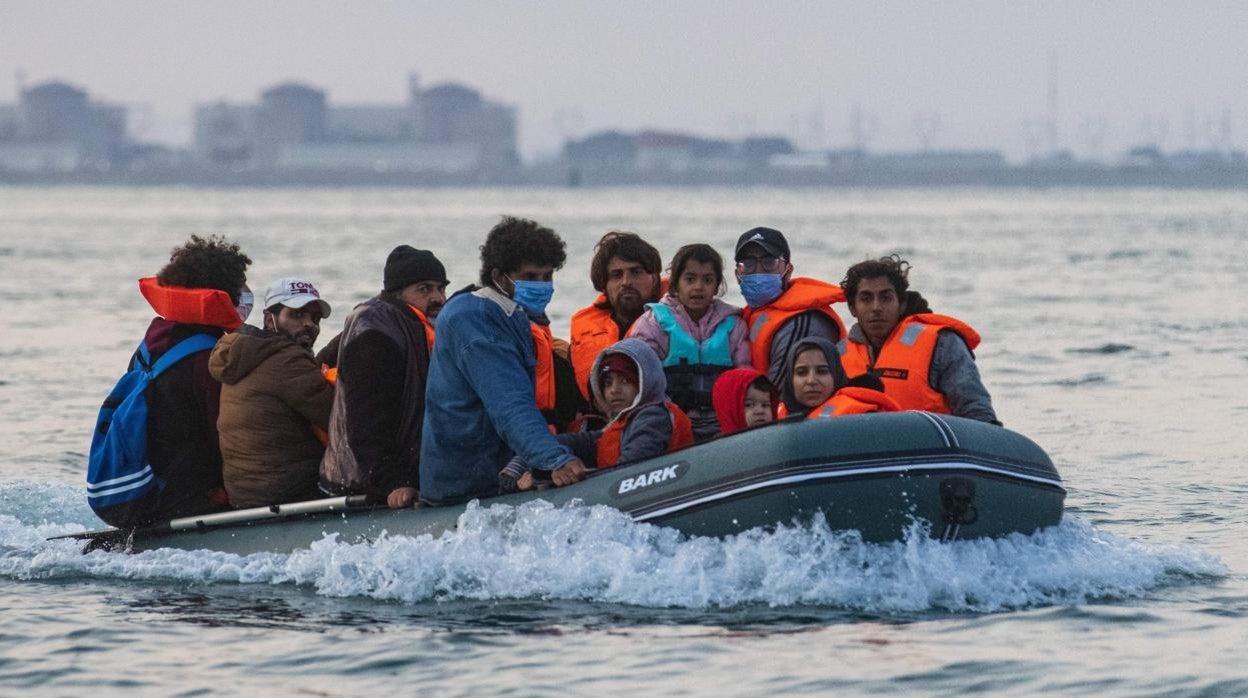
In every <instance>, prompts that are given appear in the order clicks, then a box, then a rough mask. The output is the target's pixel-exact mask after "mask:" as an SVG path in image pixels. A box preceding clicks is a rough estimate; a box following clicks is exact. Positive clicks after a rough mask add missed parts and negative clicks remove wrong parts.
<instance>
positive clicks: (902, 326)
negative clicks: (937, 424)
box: [837, 313, 979, 414]
mask: <svg viewBox="0 0 1248 698" xmlns="http://www.w3.org/2000/svg"><path fill="white" fill-rule="evenodd" d="M945 330H949V331H952V332H957V333H958V335H959V336H960V337H962V339H963V340H965V341H966V346H967V347H969V348H970V349H971V350H972V351H973V350H974V349H975V347H978V346H979V333H978V332H976V331H975V330H974V329H972V328H971V326H970V325H968V324H966V323H964V322H962V321H961V320H958V319H955V318H951V317H949V316H948V315H937V314H935V313H919V314H917V315H911V316H909V317H906V318H902V320H901V322H899V323H897V326H896V327H894V328H893V331H892V332H891V333H890V334H889V335H888V338H887V339H885V340H884V346H882V347H880V352H879V354H878V355H877V356H876V357H875V361H872V360H871V347H870V346H868V345H867V344H866V343H863V342H855V341H853V340H851V339H849V338H848V337H846V338H845V339H843V340H841V342H840V343H839V344H838V345H837V348H838V349H840V351H841V365H842V366H844V367H845V373H846V375H849V376H851V377H852V376H858V375H861V374H863V373H868V372H870V373H872V374H873V375H876V376H878V377H879V378H880V380H882V381H884V386H885V391H886V392H887V393H888V395H889V397H891V398H892V399H893V400H895V401H896V402H897V404H899V405H901V407H902V408H903V409H907V410H926V411H928V412H939V413H941V414H950V412H951V410H950V409H949V401H948V400H946V399H945V396H944V395H943V394H941V393H939V392H937V391H935V390H933V389H932V386H931V384H930V383H929V382H928V376H929V373H930V371H931V368H932V353H933V352H934V351H935V350H936V339H937V338H938V337H939V336H940V333H941V332H943V331H945Z"/></svg>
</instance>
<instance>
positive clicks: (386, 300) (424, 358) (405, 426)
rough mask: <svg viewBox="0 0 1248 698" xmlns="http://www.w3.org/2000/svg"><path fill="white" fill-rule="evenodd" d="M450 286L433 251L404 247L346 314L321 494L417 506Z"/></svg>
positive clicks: (394, 253)
mask: <svg viewBox="0 0 1248 698" xmlns="http://www.w3.org/2000/svg"><path fill="white" fill-rule="evenodd" d="M447 283H448V281H447V278H446V268H445V267H444V266H442V262H441V261H439V260H438V258H437V257H436V256H435V255H434V254H433V253H432V252H430V251H428V250H418V249H416V248H414V247H411V246H409V245H399V246H398V247H396V248H394V249H393V250H391V251H390V254H389V255H388V256H387V257H386V264H385V267H384V270H383V272H382V291H381V293H379V294H377V295H376V296H374V297H372V298H370V299H368V300H366V301H364V302H363V303H361V304H359V305H357V306H356V307H355V309H354V310H352V311H351V314H350V315H348V316H347V318H346V321H345V322H344V323H343V329H342V334H340V335H339V338H338V341H337V357H336V362H335V364H336V366H337V385H336V390H335V393H334V407H333V411H332V412H331V414H330V418H329V445H328V447H327V448H326V449H325V456H324V457H323V458H322V459H321V474H320V486H321V490H322V491H323V492H325V493H327V494H331V495H348V494H366V495H368V496H369V497H370V498H371V499H373V500H375V501H377V502H385V503H386V504H387V505H388V506H390V507H392V508H396V509H397V508H403V507H409V506H411V505H412V504H413V503H415V501H416V496H417V489H416V488H417V486H418V484H419V482H420V480H419V477H420V474H419V470H420V444H421V424H422V421H423V419H424V410H425V383H426V380H427V377H428V373H429V355H430V353H431V347H433V346H435V345H436V343H435V341H434V325H433V319H434V318H436V317H437V316H438V313H439V311H440V310H441V308H442V306H443V304H444V303H445V302H446V286H447ZM318 358H321V359H324V358H325V357H324V356H323V355H322V356H321V357H318Z"/></svg>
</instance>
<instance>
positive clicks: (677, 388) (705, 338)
mask: <svg viewBox="0 0 1248 698" xmlns="http://www.w3.org/2000/svg"><path fill="white" fill-rule="evenodd" d="M740 314H741V309H740V308H737V307H735V306H732V305H729V304H727V303H725V302H723V301H721V300H719V299H718V298H717V299H715V300H713V301H712V303H711V307H710V308H709V309H708V310H707V312H706V314H705V315H703V316H702V318H701V319H700V320H698V321H697V322H694V320H693V319H692V318H690V317H689V313H688V311H686V310H685V307H684V306H683V305H681V303H680V301H679V300H677V299H676V297H675V296H672V295H671V294H667V295H665V296H663V300H662V301H660V302H659V303H650V304H647V305H646V312H645V313H643V314H642V316H641V317H640V318H637V321H636V322H634V323H633V328H632V329H631V330H629V336H630V337H635V338H637V339H640V340H642V341H644V342H645V343H646V344H648V345H649V346H650V348H651V349H653V350H654V352H655V354H656V355H658V357H659V360H660V361H662V362H663V370H664V373H665V374H666V376H667V386H668V387H667V391H668V395H670V396H671V398H672V402H675V403H676V404H677V405H679V406H680V408H681V409H682V410H684V411H685V413H686V414H688V415H689V419H690V420H691V421H692V422H693V431H694V436H695V437H696V438H697V440H699V441H704V440H706V439H709V438H712V437H714V436H717V435H718V434H719V421H718V420H717V419H716V418H715V410H714V408H713V406H712V399H711V393H712V389H713V387H714V385H715V379H716V378H718V377H719V375H720V374H721V373H723V372H724V371H727V370H728V369H730V368H733V367H734V366H749V365H750V362H751V359H750V343H749V337H748V331H747V327H746V324H745V323H744V322H742V320H741V315H740Z"/></svg>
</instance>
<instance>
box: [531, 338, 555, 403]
mask: <svg viewBox="0 0 1248 698" xmlns="http://www.w3.org/2000/svg"><path fill="white" fill-rule="evenodd" d="M529 332H530V333H531V334H532V335H533V353H534V354H535V355H536V356H537V370H536V375H535V377H534V381H533V384H534V385H533V387H534V389H535V391H536V394H537V409H539V410H542V411H545V410H553V409H555V358H554V348H553V347H554V337H553V336H552V335H551V333H550V326H549V325H539V324H537V323H536V322H530V323H529Z"/></svg>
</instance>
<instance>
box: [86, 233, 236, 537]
mask: <svg viewBox="0 0 1248 698" xmlns="http://www.w3.org/2000/svg"><path fill="white" fill-rule="evenodd" d="M250 264H251V259H250V258H249V257H248V256H247V255H245V254H243V252H242V251H241V250H240V249H239V246H238V245H237V244H235V243H232V242H229V241H228V240H226V239H225V238H224V237H220V236H217V235H213V236H209V237H200V236H198V235H192V236H191V238H190V240H189V241H188V242H186V243H185V244H184V245H182V246H180V247H177V248H174V250H173V253H172V255H171V256H170V258H169V263H168V264H166V265H165V266H164V268H162V269H161V270H160V272H159V273H157V274H156V276H155V277H148V278H144V279H140V280H139V291H140V292H141V293H142V294H143V297H144V298H145V299H146V300H147V302H148V303H149V304H150V305H151V306H152V309H153V310H155V311H156V314H157V315H158V316H159V317H157V318H155V319H153V320H152V322H151V324H150V325H149V326H148V328H147V332H146V334H145V335H144V337H143V344H144V346H145V347H146V348H147V351H148V352H149V354H150V357H151V360H152V362H153V363H154V362H155V361H157V360H159V359H160V357H161V356H163V355H164V354H165V353H166V352H168V351H170V350H171V349H173V348H174V347H175V346H176V345H178V344H180V343H182V342H184V341H186V340H188V339H190V338H191V337H194V336H196V335H208V336H209V337H213V338H219V337H221V336H222V335H223V334H225V333H226V332H229V331H231V330H234V329H235V328H237V327H238V326H239V325H241V324H242V322H243V318H244V317H246V315H247V313H249V312H250V311H251V308H250V307H249V306H248V305H247V302H246V301H245V300H244V298H243V289H244V288H245V287H246V284H247V267H248V266H249V265H250ZM210 351H211V347H208V348H205V349H203V350H200V351H196V352H194V353H191V354H190V355H189V356H187V357H185V358H183V359H181V360H180V361H178V362H177V363H175V364H173V366H171V367H170V368H168V369H167V370H165V371H164V372H163V373H161V374H160V375H159V376H157V377H156V378H155V379H154V380H152V382H151V383H150V384H149V385H148V386H147V391H146V398H147V459H148V463H149V464H150V465H151V468H152V471H153V473H154V475H155V478H156V479H157V480H159V482H160V483H162V484H161V485H160V486H156V487H150V488H147V491H146V492H145V493H143V494H142V495H141V496H139V497H137V498H135V499H133V500H130V501H129V502H127V503H125V504H120V505H117V506H116V507H112V508H113V509H114V510H113V511H109V512H107V513H101V518H103V519H104V520H105V521H107V522H108V523H110V524H112V525H114V526H117V527H119V528H133V527H135V526H140V525H145V524H149V523H152V522H155V521H162V520H167V519H172V518H178V517H183V516H191V515H195V514H204V513H209V512H214V511H221V510H224V509H227V508H229V498H228V495H227V494H226V491H225V488H224V486H223V483H222V479H221V450H220V446H219V442H218V438H217V414H218V410H219V408H220V400H221V384H220V383H218V382H217V381H216V380H215V379H214V378H213V377H212V374H211V373H210V372H209V370H208V363H209V355H210ZM134 366H135V358H131V360H130V367H131V368H134ZM149 482H150V481H149ZM136 491H137V490H136ZM89 496H90V495H89ZM97 513H100V512H99V511H98V510H97Z"/></svg>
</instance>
